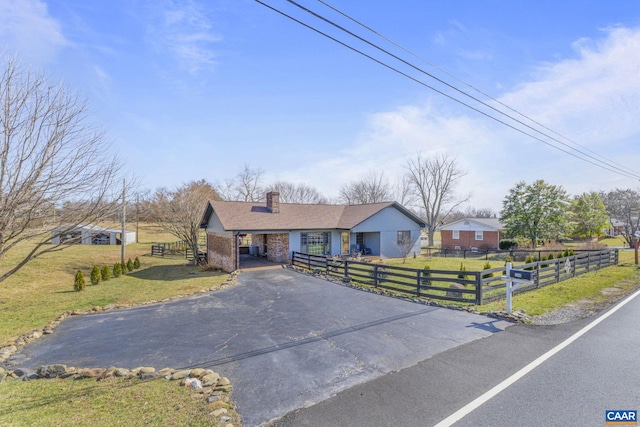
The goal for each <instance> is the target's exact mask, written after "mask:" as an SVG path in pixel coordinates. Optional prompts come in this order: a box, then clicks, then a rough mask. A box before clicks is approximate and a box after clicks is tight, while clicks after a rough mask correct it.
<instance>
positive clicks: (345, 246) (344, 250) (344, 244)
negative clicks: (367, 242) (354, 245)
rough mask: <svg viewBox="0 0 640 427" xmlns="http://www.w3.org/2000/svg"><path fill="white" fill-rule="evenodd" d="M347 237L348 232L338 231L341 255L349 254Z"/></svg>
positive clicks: (348, 235)
mask: <svg viewBox="0 0 640 427" xmlns="http://www.w3.org/2000/svg"><path fill="white" fill-rule="evenodd" d="M349 237H350V234H349V233H348V232H342V233H340V247H341V248H342V255H349Z"/></svg>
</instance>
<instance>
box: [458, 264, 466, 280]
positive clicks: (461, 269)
mask: <svg viewBox="0 0 640 427" xmlns="http://www.w3.org/2000/svg"><path fill="white" fill-rule="evenodd" d="M464 271H467V267H465V266H464V264H463V263H460V273H458V279H466V278H467V275H466V274H464V273H463V272H464Z"/></svg>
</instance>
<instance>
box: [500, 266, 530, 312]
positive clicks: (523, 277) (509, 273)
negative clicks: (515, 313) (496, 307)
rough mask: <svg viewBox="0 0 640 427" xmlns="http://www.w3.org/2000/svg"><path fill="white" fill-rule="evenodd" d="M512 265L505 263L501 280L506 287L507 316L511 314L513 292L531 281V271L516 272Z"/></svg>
mask: <svg viewBox="0 0 640 427" xmlns="http://www.w3.org/2000/svg"><path fill="white" fill-rule="evenodd" d="M511 267H512V264H511V263H510V262H508V263H507V268H506V271H505V273H506V274H505V275H504V276H502V278H503V279H504V281H505V284H506V286H507V314H511V301H512V296H513V291H515V290H516V289H518V288H519V287H520V285H522V284H523V283H527V284H528V283H531V281H532V280H533V271H530V270H516V269H515V268H511Z"/></svg>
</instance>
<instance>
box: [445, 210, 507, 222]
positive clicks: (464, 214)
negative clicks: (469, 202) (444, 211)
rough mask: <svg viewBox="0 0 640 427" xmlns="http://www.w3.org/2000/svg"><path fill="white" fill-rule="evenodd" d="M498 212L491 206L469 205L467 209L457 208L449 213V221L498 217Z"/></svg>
mask: <svg viewBox="0 0 640 427" xmlns="http://www.w3.org/2000/svg"><path fill="white" fill-rule="evenodd" d="M497 216H498V215H497V214H496V213H495V212H494V211H493V209H491V208H474V207H467V209H465V210H460V209H456V210H453V211H451V212H450V213H449V215H447V222H453V221H457V220H459V219H463V218H497Z"/></svg>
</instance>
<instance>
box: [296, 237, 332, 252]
mask: <svg viewBox="0 0 640 427" xmlns="http://www.w3.org/2000/svg"><path fill="white" fill-rule="evenodd" d="M300 250H301V251H302V252H304V253H306V254H309V255H329V254H330V253H331V233H329V232H324V233H300Z"/></svg>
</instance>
